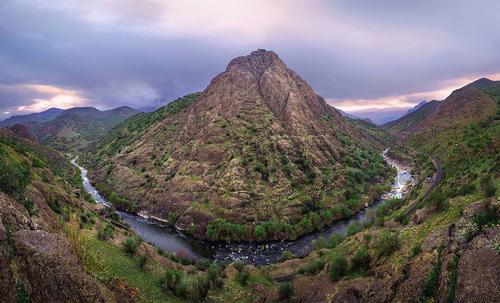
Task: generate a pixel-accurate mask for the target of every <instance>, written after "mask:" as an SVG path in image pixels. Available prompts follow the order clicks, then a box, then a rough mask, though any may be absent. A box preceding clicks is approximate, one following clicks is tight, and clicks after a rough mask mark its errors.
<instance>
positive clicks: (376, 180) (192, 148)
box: [87, 50, 388, 240]
mask: <svg viewBox="0 0 500 303" xmlns="http://www.w3.org/2000/svg"><path fill="white" fill-rule="evenodd" d="M192 97H193V96H191V97H189V96H188V97H186V98H188V99H189V100H190V102H187V101H186V99H185V98H184V99H180V100H178V101H177V102H174V103H172V104H170V105H168V106H167V107H165V108H164V109H163V112H162V114H161V119H158V120H155V119H153V122H152V123H150V124H147V127H145V128H143V129H141V130H140V131H138V132H137V133H134V134H135V135H137V137H136V138H134V140H132V141H130V140H127V139H124V137H125V135H126V134H127V133H130V132H133V130H132V129H133V128H134V127H132V126H133V125H132V124H133V123H125V124H124V125H122V126H120V127H118V130H119V131H114V132H113V133H112V134H111V135H110V136H108V137H106V138H105V139H104V140H103V141H102V142H101V144H99V145H98V146H97V149H96V150H95V151H92V155H90V156H88V157H87V164H88V165H90V166H91V170H92V171H93V179H94V181H96V182H97V183H104V184H101V189H103V190H104V191H105V192H108V194H115V193H117V194H118V196H121V197H123V198H125V199H126V200H127V201H128V203H127V208H128V209H129V210H135V211H146V212H149V213H151V214H154V215H156V216H159V217H162V218H167V216H169V218H170V219H171V221H174V220H175V222H176V225H177V227H179V228H182V229H187V230H188V231H189V232H191V233H192V234H194V235H196V236H198V237H202V238H205V237H207V235H206V232H207V231H206V227H207V224H209V223H210V222H213V221H214V220H215V219H216V218H220V219H223V220H225V221H217V222H218V223H220V224H218V225H217V227H216V228H215V229H223V230H226V229H231V228H225V227H228V226H233V225H230V224H237V228H236V229H238V230H239V232H237V234H236V235H234V234H230V235H227V234H226V233H225V232H224V231H222V232H218V230H215V231H214V232H213V233H212V236H211V237H210V238H213V239H221V238H226V239H227V238H228V237H229V238H230V239H233V240H234V239H252V238H254V236H255V234H254V230H253V226H254V225H255V223H259V222H268V221H279V222H280V223H279V224H280V226H282V227H283V226H285V225H286V224H289V225H290V226H292V225H294V224H297V227H296V228H295V227H290V228H289V230H288V231H286V232H285V231H284V230H283V229H284V228H281V227H280V228H279V231H276V232H273V233H271V234H270V235H269V234H268V233H266V234H265V235H264V237H263V238H290V237H296V236H297V235H299V234H302V233H305V232H308V231H310V230H311V225H313V224H311V223H309V222H307V221H306V222H304V224H303V227H300V226H299V224H298V223H299V222H300V220H301V219H302V218H303V217H304V215H307V214H309V213H318V214H319V212H320V211H328V212H326V213H325V215H326V217H325V219H324V220H319V221H320V222H319V223H317V225H322V224H324V223H327V222H329V221H331V220H332V219H334V217H335V218H339V217H341V216H342V213H340V212H337V213H335V215H332V213H331V210H332V209H333V208H335V207H337V208H339V207H342V205H343V206H344V207H347V208H348V210H346V211H345V212H344V215H346V214H348V213H349V212H352V211H355V210H358V209H359V208H360V207H361V206H362V205H363V204H364V203H367V202H371V199H372V198H373V197H374V196H375V195H377V194H379V193H380V191H381V190H382V187H383V186H382V184H383V182H384V180H386V177H387V174H388V172H387V169H386V166H385V165H384V163H383V160H382V158H381V157H380V155H379V153H380V151H381V148H382V143H381V142H379V141H377V140H373V136H374V135H375V136H378V135H377V134H376V133H372V134H368V133H367V132H366V128H364V127H356V126H355V125H353V123H352V122H350V121H349V120H347V119H345V118H344V117H342V115H341V114H340V113H339V112H338V111H337V110H335V109H334V108H332V107H330V106H328V105H327V104H326V102H325V101H324V99H323V98H322V97H320V96H318V95H316V94H315V93H314V91H313V89H312V88H311V87H310V86H309V85H308V84H307V83H306V82H305V81H304V80H303V79H302V78H300V77H299V76H298V75H297V74H296V73H295V72H293V71H292V70H290V69H289V68H288V67H287V66H286V65H285V64H284V63H283V61H281V60H280V59H279V57H278V56H277V55H276V54H275V53H273V52H270V51H265V50H259V51H255V52H252V53H251V54H250V55H248V56H244V57H239V58H236V59H234V60H232V61H231V62H230V63H229V65H228V67H227V69H226V71H225V72H223V73H222V74H220V75H218V76H217V77H215V78H214V79H213V80H212V81H211V83H210V85H209V86H208V87H207V88H206V89H205V90H204V91H203V92H202V93H201V95H199V97H197V98H196V100H193V98H192ZM173 108H175V110H173ZM135 135H134V136H135ZM124 143H125V144H124ZM377 184H378V185H379V186H378V187H377V188H375V187H374V186H373V185H377ZM346 201H349V202H348V203H346ZM169 214H170V215H169ZM311 219H312V218H311ZM323 221H324V222H323ZM227 223H229V225H227ZM285 223H286V224H285ZM261 234H262V233H261ZM261 238H262V237H261Z"/></svg>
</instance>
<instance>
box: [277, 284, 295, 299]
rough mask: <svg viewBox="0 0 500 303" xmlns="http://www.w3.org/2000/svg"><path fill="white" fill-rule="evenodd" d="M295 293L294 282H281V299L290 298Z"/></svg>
mask: <svg viewBox="0 0 500 303" xmlns="http://www.w3.org/2000/svg"><path fill="white" fill-rule="evenodd" d="M293 293H294V290H293V284H292V283H291V282H286V283H282V284H280V287H279V294H280V299H282V300H290V299H291V298H292V297H293Z"/></svg>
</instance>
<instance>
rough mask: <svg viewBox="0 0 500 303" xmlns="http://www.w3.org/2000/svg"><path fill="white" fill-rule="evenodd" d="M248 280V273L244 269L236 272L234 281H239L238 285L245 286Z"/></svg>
mask: <svg viewBox="0 0 500 303" xmlns="http://www.w3.org/2000/svg"><path fill="white" fill-rule="evenodd" d="M248 280H250V274H249V273H248V272H247V271H246V270H242V271H239V272H238V273H237V274H236V281H238V283H240V285H242V286H245V285H247V284H248Z"/></svg>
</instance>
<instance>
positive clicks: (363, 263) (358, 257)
mask: <svg viewBox="0 0 500 303" xmlns="http://www.w3.org/2000/svg"><path fill="white" fill-rule="evenodd" d="M369 268H370V255H369V254H368V248H367V247H366V246H365V245H362V246H360V247H359V248H358V250H356V252H355V253H354V256H353V257H352V259H351V270H352V271H356V270H362V271H364V270H367V269H369Z"/></svg>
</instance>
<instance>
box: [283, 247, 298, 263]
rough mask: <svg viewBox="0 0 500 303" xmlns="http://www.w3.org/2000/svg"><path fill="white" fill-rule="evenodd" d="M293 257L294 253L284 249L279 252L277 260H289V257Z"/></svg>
mask: <svg viewBox="0 0 500 303" xmlns="http://www.w3.org/2000/svg"><path fill="white" fill-rule="evenodd" d="M293 258H295V255H294V254H293V253H292V252H291V251H288V250H285V251H284V252H283V253H282V254H281V256H280V258H279V261H280V262H283V261H286V260H290V259H293Z"/></svg>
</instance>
